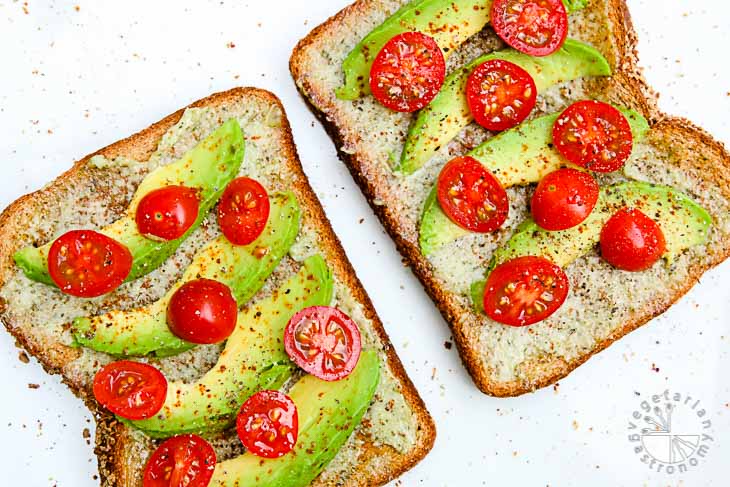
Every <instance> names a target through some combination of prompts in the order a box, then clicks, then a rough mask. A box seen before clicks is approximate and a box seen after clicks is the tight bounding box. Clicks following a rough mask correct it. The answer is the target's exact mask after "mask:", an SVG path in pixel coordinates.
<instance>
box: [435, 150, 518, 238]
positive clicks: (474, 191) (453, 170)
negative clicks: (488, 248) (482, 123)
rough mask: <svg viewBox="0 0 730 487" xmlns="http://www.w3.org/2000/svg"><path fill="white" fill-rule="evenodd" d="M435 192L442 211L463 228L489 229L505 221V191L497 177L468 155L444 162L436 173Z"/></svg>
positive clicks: (480, 230)
mask: <svg viewBox="0 0 730 487" xmlns="http://www.w3.org/2000/svg"><path fill="white" fill-rule="evenodd" d="M436 191H437V197H438V201H439V204H440V205H441V208H442V209H443V210H444V213H446V215H447V216H448V217H449V218H451V220H453V222H454V223H456V224H457V225H459V226H461V227H463V228H465V229H467V230H471V231H472V232H480V233H487V232H493V231H494V230H496V229H498V228H499V227H501V226H502V225H503V224H504V222H505V221H506V220H507V215H508V214H509V199H508V198H507V192H506V191H505V190H504V188H503V187H502V185H501V184H500V182H499V181H497V178H495V177H494V175H493V174H492V173H491V172H489V171H488V170H487V169H486V168H485V167H484V166H483V165H481V164H480V163H479V161H477V160H476V159H474V158H472V157H469V156H464V157H457V158H456V159H453V160H452V161H450V162H449V163H448V164H446V165H445V166H444V168H443V169H442V170H441V174H440V175H439V179H438V183H437V189H436Z"/></svg>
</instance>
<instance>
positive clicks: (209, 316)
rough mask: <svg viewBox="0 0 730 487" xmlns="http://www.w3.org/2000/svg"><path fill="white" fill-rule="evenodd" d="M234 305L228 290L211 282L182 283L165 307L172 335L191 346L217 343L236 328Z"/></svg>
mask: <svg viewBox="0 0 730 487" xmlns="http://www.w3.org/2000/svg"><path fill="white" fill-rule="evenodd" d="M237 318H238V305H237V304H236V299H235V298H234V297H233V294H232V293H231V289H230V288H229V287H228V286H226V285H225V284H223V283H222V282H219V281H215V280H213V279H195V280H193V281H189V282H186V283H185V284H183V285H182V286H180V288H179V289H178V290H177V291H175V293H174V294H173V295H172V297H171V298H170V302H169V303H168V304H167V325H168V326H169V327H170V331H172V333H173V334H174V335H175V336H177V337H179V338H182V339H183V340H186V341H188V342H192V343H201V344H204V343H218V342H222V341H223V340H225V339H226V338H228V337H229V336H230V335H231V333H233V330H234V329H235V328H236V320H237Z"/></svg>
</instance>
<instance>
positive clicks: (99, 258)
mask: <svg viewBox="0 0 730 487" xmlns="http://www.w3.org/2000/svg"><path fill="white" fill-rule="evenodd" d="M132 260H133V259H132V254H131V253H130V252H129V249H128V248H127V247H125V246H124V245H122V244H120V243H119V242H117V241H116V240H114V239H113V238H110V237H107V236H106V235H104V234H101V233H99V232H95V231H93V230H72V231H70V232H67V233H64V234H63V235H61V236H60V237H58V238H57V239H56V240H55V241H54V242H53V243H52V244H51V248H50V250H49V251H48V273H49V274H50V276H51V279H53V282H55V283H56V285H57V286H58V287H59V289H61V291H63V292H64V293H66V294H70V295H72V296H77V297H80V298H93V297H96V296H101V295H102V294H106V293H108V292H111V291H113V290H114V289H116V288H118V287H119V286H120V285H121V284H122V283H123V282H124V280H125V279H126V278H127V276H128V275H129V272H130V271H131V270H132Z"/></svg>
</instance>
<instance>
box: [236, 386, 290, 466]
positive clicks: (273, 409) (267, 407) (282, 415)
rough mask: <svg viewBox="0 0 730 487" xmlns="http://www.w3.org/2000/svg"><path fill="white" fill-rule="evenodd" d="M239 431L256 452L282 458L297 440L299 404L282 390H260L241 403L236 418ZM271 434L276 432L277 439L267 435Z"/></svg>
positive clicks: (245, 442)
mask: <svg viewBox="0 0 730 487" xmlns="http://www.w3.org/2000/svg"><path fill="white" fill-rule="evenodd" d="M236 431H237V433H238V438H239V439H240V440H241V443H243V446H245V447H246V449H247V450H248V451H250V452H251V453H253V454H254V455H256V456H259V457H263V458H279V457H282V456H284V455H286V454H287V453H289V452H290V451H292V449H293V448H294V446H295V445H296V443H297V437H298V436H299V415H298V412H297V406H296V404H294V401H292V400H291V398H290V397H289V396H287V395H286V394H283V393H281V392H279V391H268V390H264V391H259V392H257V393H256V394H254V395H253V396H251V397H250V398H248V400H247V401H246V402H245V403H243V406H241V410H240V411H239V412H238V416H237V417H236ZM268 435H273V436H274V439H273V440H272V439H270V438H267V436H268Z"/></svg>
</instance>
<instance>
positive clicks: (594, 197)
mask: <svg viewBox="0 0 730 487" xmlns="http://www.w3.org/2000/svg"><path fill="white" fill-rule="evenodd" d="M598 191H599V188H598V183H597V182H596V180H595V179H593V176H591V175H590V174H588V173H587V172H583V171H579V170H577V169H570V168H565V169H558V170H557V171H555V172H551V173H550V174H548V175H547V176H545V177H544V178H543V179H542V181H540V183H539V184H538V185H537V189H535V194H534V195H533V196H532V205H531V207H532V218H533V219H534V220H535V223H537V224H538V225H540V226H541V227H542V228H544V229H545V230H566V229H568V228H573V227H574V226H576V225H578V224H580V223H582V222H583V221H584V220H585V219H586V218H588V215H590V214H591V212H592V211H593V208H594V207H595V206H596V203H597V202H598Z"/></svg>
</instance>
